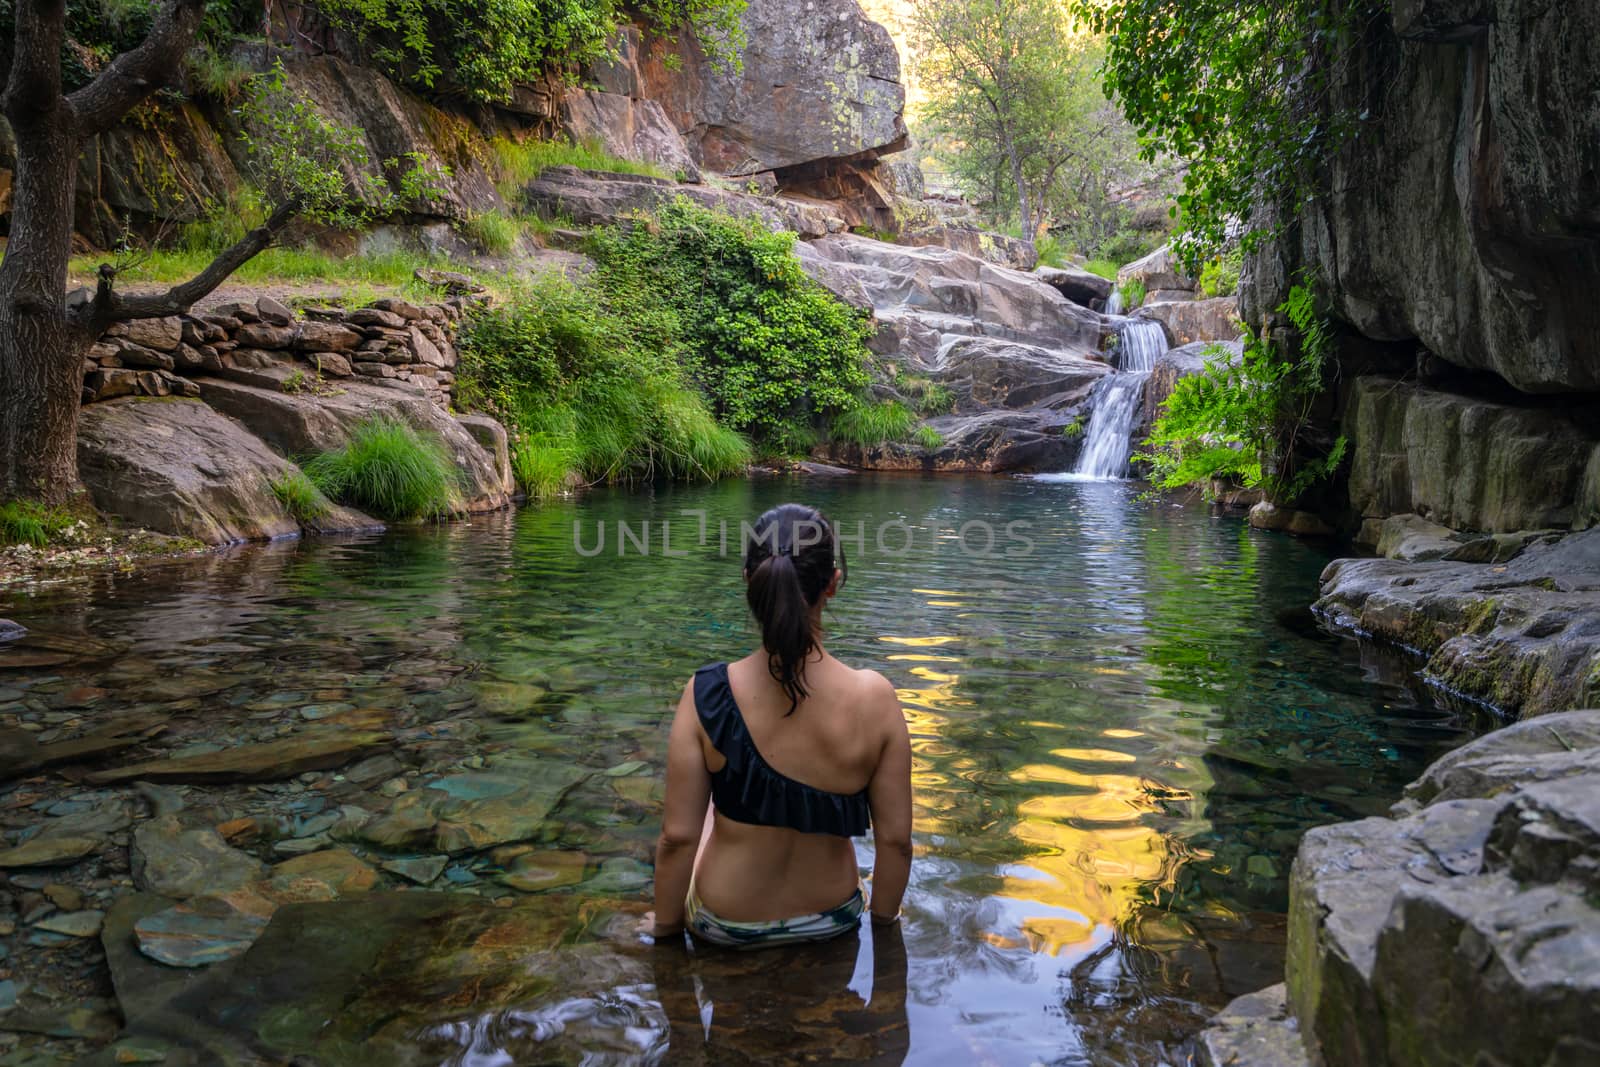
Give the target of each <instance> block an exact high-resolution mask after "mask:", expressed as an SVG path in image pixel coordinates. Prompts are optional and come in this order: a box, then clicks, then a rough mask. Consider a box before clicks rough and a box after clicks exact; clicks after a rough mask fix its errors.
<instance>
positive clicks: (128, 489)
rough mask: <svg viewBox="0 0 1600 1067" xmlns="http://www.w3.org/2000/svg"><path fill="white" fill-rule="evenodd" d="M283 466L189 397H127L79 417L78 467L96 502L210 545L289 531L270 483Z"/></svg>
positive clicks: (293, 527) (292, 525) (294, 526)
mask: <svg viewBox="0 0 1600 1067" xmlns="http://www.w3.org/2000/svg"><path fill="white" fill-rule="evenodd" d="M289 470H290V464H289V463H288V462H286V461H285V460H284V459H283V458H282V457H281V456H278V455H277V454H275V453H274V452H273V451H272V450H271V449H270V448H268V447H267V446H266V445H264V444H262V443H261V441H260V440H258V439H257V438H255V437H253V436H251V434H250V433H249V432H248V431H246V430H245V429H244V427H242V426H241V425H240V424H239V423H237V422H235V421H234V420H232V419H230V418H227V417H226V416H224V415H222V414H220V413H219V412H217V411H215V410H214V409H212V408H210V407H207V406H206V405H205V404H202V403H199V402H198V401H194V400H179V399H160V400H156V399H142V398H132V397H127V398H123V399H119V400H110V401H107V402H105V403H102V404H91V405H90V406H89V407H86V408H84V409H83V411H82V412H81V413H80V415H79V417H78V472H79V474H80V476H81V477H82V478H83V484H84V485H85V486H86V487H88V490H89V494H90V496H91V497H92V498H93V499H94V503H95V506H96V507H97V508H99V509H100V510H101V511H105V512H108V513H110V514H113V515H117V516H120V517H121V518H124V519H127V520H128V521H130V522H134V523H138V524H139V525H141V526H144V527H147V528H149V529H151V530H154V531H156V532H158V533H164V534H172V535H175V536H180V537H192V538H194V539H195V540H197V541H203V542H204V543H206V544H208V545H224V544H233V543H235V542H240V541H261V540H270V539H272V538H277V537H292V536H294V535H295V534H298V533H299V532H300V526H299V524H298V523H296V522H295V520H294V518H293V517H292V516H291V515H290V514H289V513H288V511H287V510H285V508H284V506H283V504H282V503H280V502H279V500H278V498H277V496H276V495H275V494H274V493H273V491H272V485H271V481H272V479H273V478H275V477H278V476H281V475H283V474H285V473H287V472H288V471H289Z"/></svg>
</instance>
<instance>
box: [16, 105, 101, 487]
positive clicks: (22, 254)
mask: <svg viewBox="0 0 1600 1067" xmlns="http://www.w3.org/2000/svg"><path fill="white" fill-rule="evenodd" d="M64 110H65V109H62V108H52V109H49V111H48V112H47V113H46V114H43V115H37V116H29V117H28V118H27V119H24V120H23V123H22V125H23V128H22V129H18V130H17V137H16V146H17V167H16V172H15V175H14V181H15V184H14V186H13V191H12V215H11V240H10V243H9V244H8V245H7V247H6V253H5V260H4V261H3V262H0V497H7V498H8V497H18V496H25V497H31V498H36V499H42V500H47V501H57V500H61V499H64V498H65V497H66V496H68V495H69V494H71V493H72V491H73V490H74V489H75V488H76V486H77V482H78V457H77V447H78V445H77V430H78V404H79V401H80V397H81V394H82V392H83V355H84V350H85V349H86V348H87V346H88V344H89V338H88V336H87V335H86V333H85V332H84V331H83V330H82V329H81V328H80V327H78V326H76V325H74V324H73V323H71V322H70V321H69V320H68V318H67V315H66V308H65V290H66V281H67V260H68V256H69V254H70V251H71V248H72V194H73V185H74V178H75V177H76V169H75V164H76V159H77V154H78V139H77V136H76V134H75V131H74V130H73V124H72V123H71V121H70V118H69V116H67V115H65V114H63V113H62V112H63V111H64ZM12 121H13V125H14V126H16V125H18V120H17V118H15V117H14V118H13V120H12ZM29 126H32V127H33V128H32V129H28V128H27V127H29Z"/></svg>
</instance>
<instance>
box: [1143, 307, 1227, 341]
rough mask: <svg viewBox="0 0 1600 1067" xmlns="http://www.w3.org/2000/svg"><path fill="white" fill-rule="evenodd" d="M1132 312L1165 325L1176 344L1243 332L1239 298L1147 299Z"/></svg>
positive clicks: (1222, 339) (1218, 339)
mask: <svg viewBox="0 0 1600 1067" xmlns="http://www.w3.org/2000/svg"><path fill="white" fill-rule="evenodd" d="M1134 314H1135V315H1136V316H1137V317H1139V318H1142V319H1155V320H1156V321H1157V322H1159V323H1161V325H1163V326H1165V327H1166V328H1167V335H1168V336H1169V337H1171V338H1172V343H1173V344H1175V345H1188V344H1193V343H1194V342H1196V341H1237V340H1238V339H1239V337H1240V335H1241V334H1242V333H1243V329H1242V327H1241V326H1240V324H1239V299H1238V298H1237V297H1232V296H1219V297H1214V298H1213V299H1210V300H1176V301H1172V300H1168V301H1153V302H1152V301H1150V300H1148V299H1147V300H1146V302H1145V303H1144V304H1143V305H1141V306H1140V308H1139V310H1138V311H1136V312H1134Z"/></svg>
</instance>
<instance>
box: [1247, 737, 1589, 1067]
mask: <svg viewBox="0 0 1600 1067" xmlns="http://www.w3.org/2000/svg"><path fill="white" fill-rule="evenodd" d="M1446 760H1448V761H1449V762H1450V764H1451V767H1452V768H1453V769H1454V770H1455V772H1456V774H1455V780H1456V781H1457V782H1458V783H1459V782H1462V781H1467V780H1469V779H1466V778H1465V777H1464V776H1463V775H1462V774H1461V773H1460V772H1462V771H1463V770H1465V769H1468V768H1472V767H1484V768H1494V771H1493V773H1487V774H1483V775H1480V776H1479V777H1478V778H1477V779H1476V781H1477V783H1478V785H1479V788H1477V789H1473V788H1458V789H1456V790H1455V791H1453V792H1451V793H1450V794H1448V795H1446V794H1444V793H1442V792H1441V791H1440V790H1438V789H1431V790H1417V789H1415V788H1414V790H1413V791H1412V796H1411V798H1409V799H1408V801H1407V802H1406V803H1405V804H1404V805H1402V806H1400V807H1399V808H1398V809H1397V814H1398V815H1400V816H1401V817H1400V818H1398V819H1377V818H1374V819H1364V820H1362V821H1360V822H1355V823H1343V824H1338V825H1334V826H1326V827H1320V828H1318V829H1314V830H1311V831H1310V832H1308V833H1307V834H1306V836H1305V838H1304V840H1303V841H1302V842H1301V846H1300V853H1299V855H1298V857H1297V858H1296V860H1295V864H1294V869H1293V873H1292V875H1291V881H1290V921H1289V953H1288V962H1287V987H1288V1001H1289V1003H1290V1004H1291V1005H1292V1006H1293V1008H1294V1013H1295V1016H1296V1018H1297V1020H1298V1024H1299V1030H1300V1033H1301V1034H1302V1035H1303V1037H1304V1038H1305V1041H1306V1043H1307V1044H1308V1045H1310V1046H1312V1047H1314V1048H1315V1049H1316V1050H1317V1053H1318V1056H1319V1058H1320V1060H1321V1061H1323V1062H1327V1063H1362V1064H1370V1065H1373V1067H1386V1065H1391V1064H1392V1065H1395V1067H1401V1065H1405V1067H1411V1065H1422V1067H1431V1065H1439V1067H1444V1065H1455V1064H1469V1063H1527V1064H1559V1063H1584V1062H1591V1061H1594V1060H1595V1059H1597V1058H1600V1036H1597V1035H1600V972H1596V970H1595V968H1594V966H1593V961H1594V958H1595V955H1596V953H1597V952H1600V908H1597V907H1596V904H1595V900H1596V897H1595V891H1596V887H1597V885H1600V804H1597V801H1596V798H1597V797H1600V712H1597V711H1574V712H1566V713H1563V714H1559V715H1551V716H1547V717H1544V718H1542V719H1540V720H1539V721H1538V722H1537V723H1529V724H1526V725H1525V726H1523V727H1520V728H1512V729H1510V730H1504V731H1498V732H1496V733H1491V734H1489V735H1487V736H1485V737H1483V738H1481V739H1479V740H1478V741H1475V742H1473V743H1472V744H1470V745H1468V746H1466V747H1465V748H1463V749H1461V750H1458V752H1456V753H1453V754H1452V755H1451V756H1448V757H1446ZM1552 760H1553V761H1555V763H1554V764H1551V762H1550V761H1552ZM1441 762H1443V761H1441ZM1552 766H1558V767H1559V768H1560V769H1559V770H1556V771H1552V770H1551V767H1552ZM1433 774H1434V772H1433V771H1432V770H1430V771H1429V772H1428V775H1430V776H1431V775H1433ZM1427 780H1428V776H1425V778H1424V781H1427ZM1235 1062H1237V1063H1238V1064H1240V1065H1241V1067H1250V1065H1252V1064H1266V1063H1271V1062H1277V1061H1273V1060H1269V1059H1251V1058H1249V1057H1243V1058H1240V1059H1239V1060H1237V1061H1235Z"/></svg>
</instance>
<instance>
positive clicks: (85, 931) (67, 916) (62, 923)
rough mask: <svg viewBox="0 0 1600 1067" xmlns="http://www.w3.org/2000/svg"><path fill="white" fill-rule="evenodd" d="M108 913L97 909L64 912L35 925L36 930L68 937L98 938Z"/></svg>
mask: <svg viewBox="0 0 1600 1067" xmlns="http://www.w3.org/2000/svg"><path fill="white" fill-rule="evenodd" d="M105 918H106V913H105V912H103V911H98V910H95V909H92V908H91V909H88V910H85V911H62V912H57V913H56V914H54V915H52V916H50V917H49V918H48V919H45V920H43V921H41V922H38V923H35V924H34V929H36V930H45V931H48V932H49V933H52V934H65V935H66V936H68V937H96V936H98V935H99V933H100V927H101V925H102V924H104V922H105Z"/></svg>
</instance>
